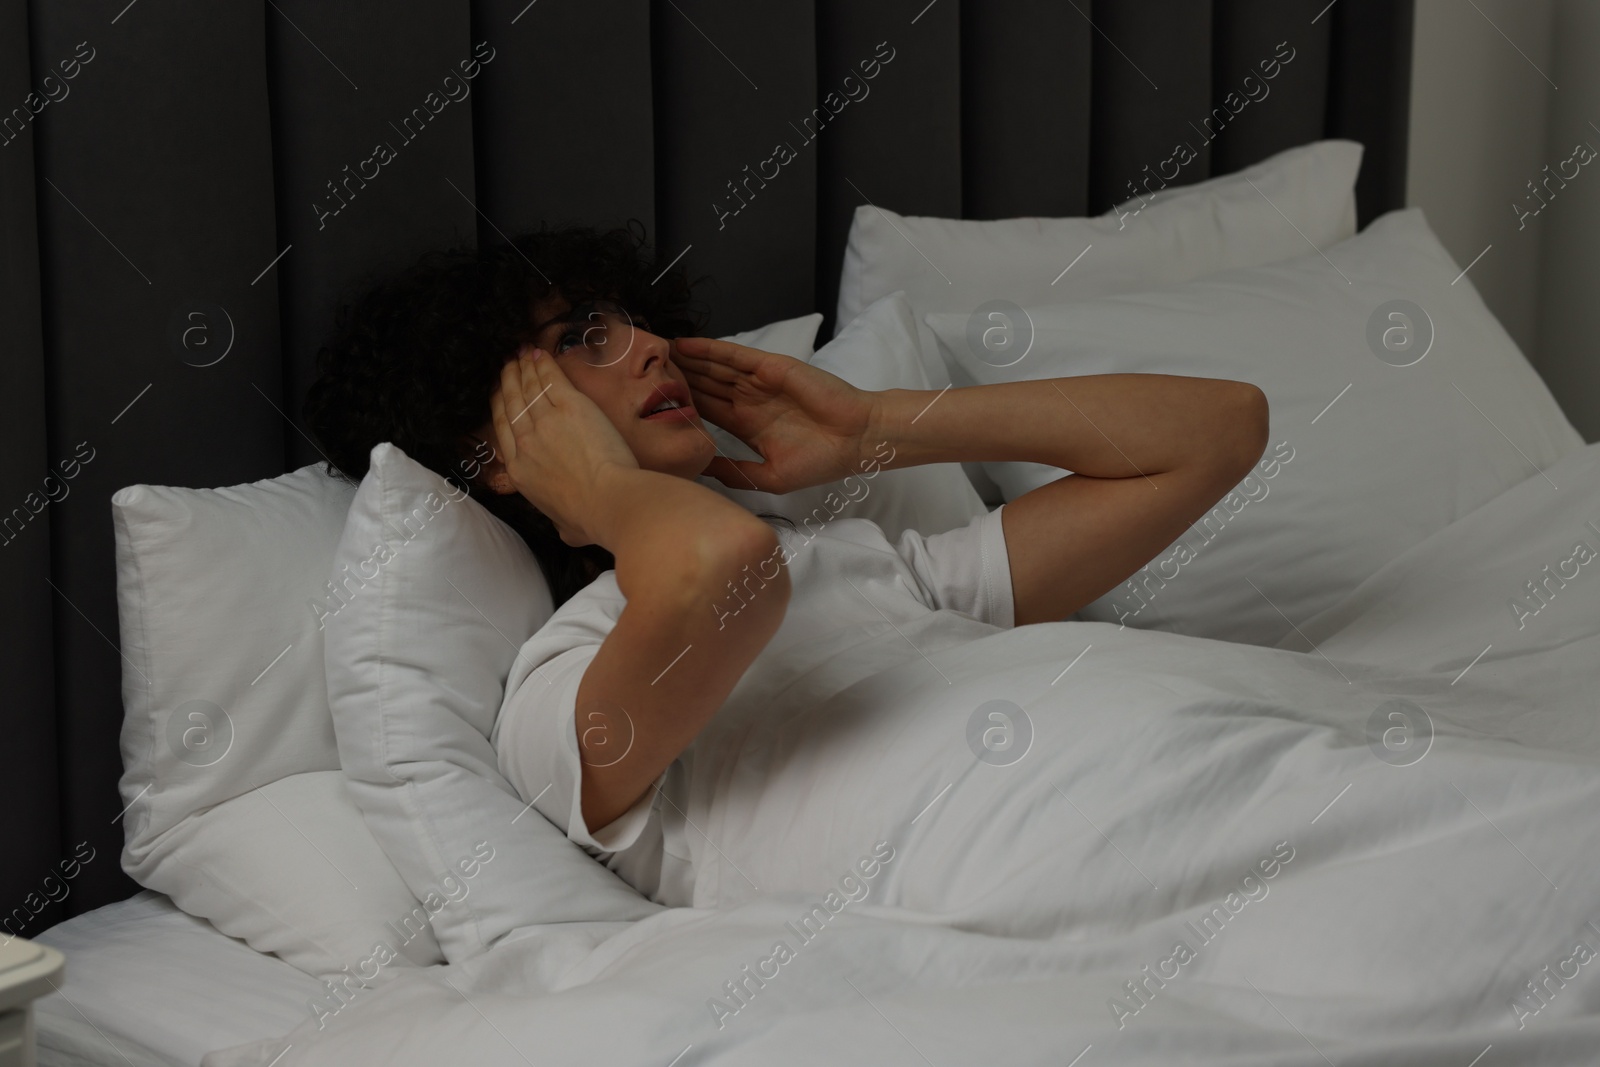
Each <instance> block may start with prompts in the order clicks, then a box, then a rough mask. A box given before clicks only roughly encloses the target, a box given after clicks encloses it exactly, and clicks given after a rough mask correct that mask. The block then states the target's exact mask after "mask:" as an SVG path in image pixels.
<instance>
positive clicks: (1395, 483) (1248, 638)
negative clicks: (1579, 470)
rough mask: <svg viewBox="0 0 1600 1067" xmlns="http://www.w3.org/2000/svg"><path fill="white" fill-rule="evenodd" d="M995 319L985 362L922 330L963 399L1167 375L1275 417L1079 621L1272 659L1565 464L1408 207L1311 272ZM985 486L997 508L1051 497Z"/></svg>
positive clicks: (1573, 443)
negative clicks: (1215, 489)
mask: <svg viewBox="0 0 1600 1067" xmlns="http://www.w3.org/2000/svg"><path fill="white" fill-rule="evenodd" d="M1324 253H1325V254H1324ZM1391 316H1399V317H1391ZM1011 318H1012V320H1013V324H1014V325H1015V326H1018V327H1019V328H1020V329H1021V330H1022V334H1021V335H1013V336H1012V337H1011V338H1010V339H1009V341H1008V344H1009V345H1010V348H1009V350H1008V352H1007V354H1006V355H1004V356H1003V357H998V358H997V357H996V355H995V354H994V352H993V351H992V350H986V349H985V347H984V344H983V343H982V331H981V327H982V325H983V323H982V322H979V323H976V324H975V323H974V322H973V318H972V316H969V315H965V314H951V313H939V314H933V315H929V316H928V318H927V322H928V324H929V325H930V326H931V327H932V329H933V331H934V333H935V334H936V335H937V336H938V338H939V342H940V344H941V345H942V346H943V348H944V351H945V354H946V356H947V358H949V359H950V360H952V363H953V365H954V366H956V367H957V368H958V370H959V371H960V372H961V373H962V374H963V375H965V376H968V377H970V378H972V379H973V380H975V381H978V382H985V383H987V382H1001V381H1017V380H1023V379H1039V378H1054V377H1067V376H1071V375H1079V374H1106V373H1124V372H1143V373H1161V374H1185V375H1196V376H1201V377H1216V378H1233V379H1238V380H1242V381H1248V382H1251V383H1253V384H1255V385H1257V386H1259V387H1260V388H1261V389H1262V390H1263V391H1264V392H1265V393H1266V394H1267V399H1268V401H1269V403H1270V405H1271V412H1272V436H1271V440H1270V443H1269V445H1268V446H1267V452H1266V455H1265V456H1264V457H1263V459H1262V461H1261V464H1260V465H1259V468H1258V470H1257V472H1256V473H1255V474H1253V475H1251V476H1249V477H1247V478H1246V479H1245V480H1244V481H1243V482H1241V483H1240V485H1239V487H1238V488H1236V489H1235V490H1234V491H1233V492H1232V493H1230V494H1229V495H1228V496H1226V497H1224V498H1223V501H1222V502H1221V503H1220V504H1219V505H1218V506H1217V507H1216V508H1214V509H1213V510H1212V512H1210V513H1209V514H1208V515H1207V516H1206V518H1205V519H1203V520H1201V522H1200V523H1197V524H1196V525H1195V526H1194V527H1191V529H1190V531H1189V532H1188V533H1186V534H1185V535H1184V537H1182V538H1180V539H1179V540H1178V541H1176V542H1174V543H1173V545H1171V546H1169V548H1168V549H1166V550H1163V551H1162V552H1161V553H1159V554H1158V555H1157V556H1156V558H1155V559H1154V560H1153V561H1152V562H1151V564H1150V565H1148V566H1147V567H1145V568H1143V569H1142V570H1141V571H1139V572H1138V573H1136V574H1135V575H1134V577H1133V578H1132V579H1131V580H1130V581H1128V582H1127V583H1124V585H1123V586H1121V587H1119V588H1118V589H1117V590H1115V591H1113V592H1112V593H1111V594H1109V595H1107V596H1106V597H1103V598H1101V599H1100V600H1098V601H1096V602H1094V603H1093V604H1091V605H1089V606H1088V607H1087V608H1085V609H1083V611H1082V612H1080V613H1079V615H1080V617H1082V618H1085V619H1091V620H1100V621H1106V622H1118V621H1121V622H1125V623H1127V624H1129V625H1135V626H1148V627H1154V628H1159V629H1166V630H1174V631H1177V632H1180V633H1187V634H1196V635H1200V636H1205V637H1219V638H1226V639H1230V640H1235V641H1244V642H1249V643H1253V644H1263V645H1271V644H1274V643H1276V642H1277V641H1278V640H1279V639H1280V638H1282V637H1283V636H1284V634H1285V633H1286V632H1287V631H1288V630H1289V628H1290V624H1291V623H1292V622H1298V621H1300V620H1303V619H1306V618H1308V617H1310V616H1311V615H1313V614H1315V613H1316V612H1318V611H1321V610H1323V609H1324V608H1327V607H1328V606H1330V605H1331V604H1333V603H1334V602H1335V601H1336V600H1338V599H1339V598H1340V597H1341V596H1343V595H1344V594H1346V593H1348V592H1349V591H1350V590H1351V589H1354V588H1355V587H1356V586H1357V585H1358V584H1360V582H1362V581H1363V580H1364V579H1366V578H1367V577H1368V576H1369V575H1371V574H1373V573H1374V572H1375V571H1377V570H1378V568H1380V567H1382V566H1383V565H1384V564H1385V563H1387V562H1389V560H1391V559H1393V558H1395V557H1396V556H1398V555H1399V554H1400V553H1401V552H1403V551H1405V550H1406V549H1407V548H1409V547H1410V546H1411V545H1413V544H1415V543H1417V542H1418V541H1421V540H1422V539H1423V538H1425V537H1427V536H1429V535H1430V534H1432V533H1434V532H1435V531H1437V530H1439V529H1442V528H1443V527H1444V526H1446V525H1448V524H1449V523H1451V522H1453V521H1454V520H1455V519H1457V518H1459V517H1460V516H1462V515H1464V514H1466V513H1467V512H1469V511H1471V510H1472V509H1474V508H1476V507H1477V506H1479V505H1480V504H1482V503H1484V502H1485V501H1487V500H1489V499H1490V498H1492V497H1494V496H1497V495H1498V494H1500V493H1501V492H1504V491H1505V490H1506V489H1509V488H1510V487H1511V486H1513V485H1515V484H1517V483H1518V482H1521V481H1522V480H1524V479H1525V478H1527V477H1529V476H1530V475H1532V474H1533V473H1534V471H1535V470H1538V469H1543V468H1545V467H1547V466H1549V465H1550V464H1552V463H1554V462H1555V461H1556V460H1558V459H1560V458H1561V457H1562V456H1564V455H1566V454H1567V453H1568V452H1570V451H1572V450H1573V449H1575V448H1577V447H1579V446H1580V445H1581V444H1582V438H1581V437H1580V436H1579V435H1578V433H1577V431H1576V430H1574V429H1573V428H1572V425H1571V424H1570V423H1569V422H1568V421H1567V420H1566V417H1565V416H1564V415H1563V414H1562V412H1561V409H1560V408H1559V407H1558V406H1557V405H1556V402H1555V400H1554V398H1552V397H1551V395H1550V392H1549V390H1548V389H1547V388H1545V385H1544V383H1543V382H1542V381H1540V379H1539V376H1538V375H1537V374H1536V373H1534V370H1533V368H1532V367H1530V366H1529V365H1528V362H1527V360H1526V359H1524V358H1523V356H1522V354H1521V352H1519V351H1518V350H1517V347H1516V345H1515V343H1514V342H1513V341H1512V340H1511V338H1510V337H1509V336H1507V334H1506V332H1505V330H1503V329H1502V328H1501V327H1500V324H1499V323H1498V322H1497V321H1496V320H1495V318H1494V316H1493V315H1492V314H1491V313H1490V312H1489V310H1488V308H1486V307H1485V306H1484V304H1483V301H1482V300H1481V299H1480V298H1479V297H1478V294H1477V292H1476V291H1475V290H1474V289H1473V287H1472V283H1471V282H1470V281H1469V280H1468V279H1466V278H1465V277H1461V268H1460V267H1459V266H1458V265H1457V264H1456V263H1455V262H1454V261H1453V260H1451V258H1450V256H1449V253H1447V252H1446V251H1445V250H1444V248H1443V247H1442V246H1441V245H1440V244H1439V241H1438V239H1437V238H1436V237H1435V236H1434V234H1433V231H1432V230H1430V229H1429V228H1428V224H1427V220H1426V219H1425V218H1424V217H1423V214H1422V212H1421V210H1419V209H1415V208H1413V209H1409V210H1404V211H1396V212H1391V213H1390V214H1388V215H1385V216H1383V217H1382V218H1380V219H1378V220H1377V221H1376V222H1374V223H1372V225H1370V226H1368V227H1367V229H1366V230H1365V231H1363V232H1362V233H1361V234H1360V235H1358V236H1356V237H1352V238H1350V239H1349V240H1347V241H1344V242H1342V243H1340V244H1337V245H1333V246H1330V247H1328V248H1326V249H1324V252H1323V253H1318V252H1310V253H1308V254H1306V255H1304V256H1301V257H1299V258H1296V259H1293V260H1290V261H1288V262H1285V263H1279V264H1275V265H1270V266H1261V267H1250V268H1243V269H1239V270H1231V271H1225V272H1222V273H1218V274H1213V275H1211V276H1209V277H1206V278H1203V279H1200V280H1197V281H1192V282H1189V283H1187V284H1183V285H1178V286H1173V287H1170V288H1166V289H1158V290H1152V291H1150V292H1144V293H1136V294H1127V295H1121V296H1113V297H1105V298H1102V299H1098V300H1089V301H1080V302H1075V303H1071V304H1059V305H1049V306H1041V307H1034V308H1028V309H1025V310H1023V311H1022V312H1021V314H1020V315H1018V314H1017V313H1013V314H1012V316H1011ZM1030 321H1031V339H1030V338H1029V337H1028V336H1027V333H1028V329H1029V327H1028V323H1029V322H1030ZM969 327H971V332H969ZM1408 331H1409V332H1408ZM974 335H977V340H978V342H979V343H978V344H977V345H976V346H974V345H973V344H971V341H972V339H973V337H974ZM1430 336H1431V340H1430ZM1030 346H1031V347H1030ZM1010 360H1016V362H1014V363H1011V364H1010V365H1008V366H1000V365H998V364H1000V363H1005V362H1007V361H1010ZM984 468H985V470H987V471H988V472H989V474H990V475H991V477H993V478H994V480H995V481H996V482H997V483H999V484H1000V485H1001V486H1002V488H1003V489H1004V491H1005V497H1006V499H1007V500H1008V501H1009V500H1014V499H1016V497H1018V496H1020V495H1022V494H1023V493H1025V492H1027V491H1028V490H1030V489H1032V488H1034V487H1036V486H1038V485H1042V484H1044V483H1045V482H1048V481H1051V480H1054V479H1055V478H1059V477H1062V476H1063V475H1062V472H1061V471H1060V470H1059V469H1057V468H1054V467H1049V466H1045V465H1042V464H1019V463H986V464H984ZM1251 583H1254V585H1252V584H1251ZM1280 612H1281V614H1280ZM1285 616H1287V618H1285Z"/></svg>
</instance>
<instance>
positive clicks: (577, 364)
mask: <svg viewBox="0 0 1600 1067" xmlns="http://www.w3.org/2000/svg"><path fill="white" fill-rule="evenodd" d="M533 321H534V344H535V345H536V346H537V347H539V348H542V349H543V350H544V351H545V352H546V353H548V354H549V355H550V356H551V357H552V358H554V359H555V360H556V365H557V366H559V367H560V368H561V370H562V372H563V373H564V374H565V375H566V376H567V379H568V380H569V381H570V382H571V383H572V385H573V388H575V389H577V390H578V392H580V393H582V394H583V395H584V396H586V397H588V398H589V399H590V400H592V401H594V403H595V405H596V406H597V407H598V408H599V409H600V410H601V412H603V413H604V414H605V416H606V418H608V419H610V420H611V425H613V426H615V427H616V428H617V432H618V433H619V434H621V435H622V439H623V440H624V441H625V442H627V445H628V447H629V448H630V449H631V450H632V451H633V455H634V458H635V459H636V460H638V462H639V466H640V467H641V468H643V469H645V470H653V471H661V472H662V473H665V474H676V475H678V476H680V477H683V478H693V477H695V476H697V475H699V474H700V473H701V472H702V471H704V470H705V469H706V466H707V464H709V463H710V462H711V460H712V458H713V457H714V456H715V455H716V451H717V450H716V445H715V443H713V442H712V440H711V437H710V436H709V435H708V434H707V433H706V431H705V428H704V427H703V426H702V425H701V422H700V415H699V413H698V412H696V411H695V410H694V405H693V401H692V400H691V399H690V397H689V386H688V383H687V382H686V381H685V379H684V376H683V372H682V371H681V370H680V369H679V368H678V366H677V364H675V363H673V362H672V360H671V358H670V357H671V346H670V343H669V342H668V341H667V340H666V338H664V337H658V336H657V335H655V334H653V333H651V332H650V330H649V324H648V323H647V322H645V321H644V320H643V319H642V318H640V317H639V316H637V315H634V316H632V318H631V320H630V318H629V316H628V315H627V313H626V312H625V311H624V309H623V308H622V307H621V306H620V305H618V304H616V303H614V302H611V301H604V300H600V301H590V302H586V303H583V304H580V305H578V306H576V307H574V306H573V305H572V304H571V303H570V302H569V301H568V300H567V299H566V298H565V297H563V296H561V295H559V294H553V295H551V296H549V297H546V298H545V299H543V300H540V301H538V302H537V303H536V304H535V305H534V316H533ZM663 389H664V390H666V391H667V395H668V396H670V397H671V398H672V399H676V400H678V401H680V402H681V403H682V404H683V405H684V407H683V409H682V413H680V414H666V415H657V416H655V417H654V418H647V417H646V416H647V415H649V413H650V410H651V409H652V408H654V407H656V406H658V405H659V404H660V403H661V402H662V399H663V396H662V394H661V393H660V392H658V390H663ZM673 394H676V395H673ZM531 414H534V415H537V410H535V411H533V412H531ZM477 436H478V437H479V438H481V439H482V440H484V441H487V442H488V443H489V444H491V445H494V444H495V443H496V438H495V433H494V423H493V420H489V421H486V422H485V423H484V424H483V425H482V426H481V427H479V428H478V431H477ZM480 480H482V481H484V482H485V483H486V484H488V485H490V487H491V488H493V489H495V491H497V492H502V493H504V492H515V491H516V489H515V488H514V487H513V486H511V484H510V482H509V479H507V478H506V477H505V476H504V467H503V465H502V464H501V462H500V460H499V458H498V457H496V458H495V459H493V460H491V461H489V462H488V463H486V464H484V466H483V474H482V476H481V478H480Z"/></svg>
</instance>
